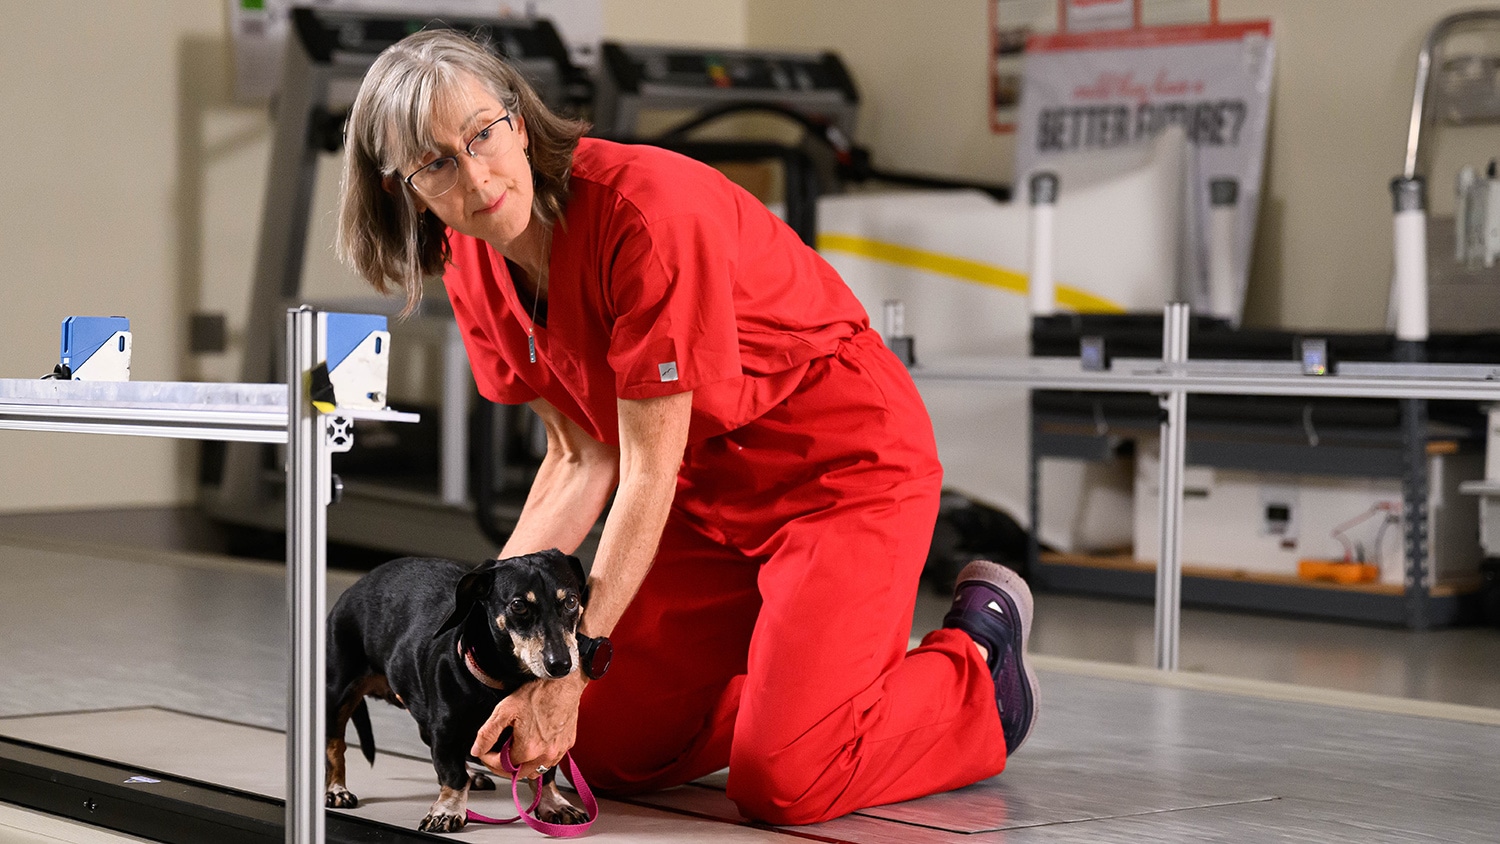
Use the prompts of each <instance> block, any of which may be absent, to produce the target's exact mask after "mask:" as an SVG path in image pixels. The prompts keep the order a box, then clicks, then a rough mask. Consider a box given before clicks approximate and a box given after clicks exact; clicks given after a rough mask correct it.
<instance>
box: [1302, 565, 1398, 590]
mask: <svg viewBox="0 0 1500 844" xmlns="http://www.w3.org/2000/svg"><path fill="white" fill-rule="evenodd" d="M1297 576H1298V577H1300V578H1302V579H1303V580H1329V581H1332V582H1334V583H1342V584H1346V585H1347V584H1351V583H1373V582H1375V581H1376V580H1379V579H1380V568H1379V567H1378V566H1374V565H1371V564H1369V563H1355V562H1345V561H1343V560H1298V561H1297Z"/></svg>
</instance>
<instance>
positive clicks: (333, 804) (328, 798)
mask: <svg viewBox="0 0 1500 844" xmlns="http://www.w3.org/2000/svg"><path fill="white" fill-rule="evenodd" d="M323 805H324V806H327V807H328V808H330V809H353V808H354V807H356V806H358V805H359V798H358V797H355V796H354V792H352V791H350V790H349V789H347V788H344V787H343V786H342V785H335V786H333V787H331V788H329V789H328V793H326V794H324V795H323Z"/></svg>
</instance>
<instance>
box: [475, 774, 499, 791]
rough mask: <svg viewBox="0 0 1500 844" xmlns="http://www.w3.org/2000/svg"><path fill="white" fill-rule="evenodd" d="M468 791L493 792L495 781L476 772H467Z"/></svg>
mask: <svg viewBox="0 0 1500 844" xmlns="http://www.w3.org/2000/svg"><path fill="white" fill-rule="evenodd" d="M469 790H470V791H494V790H495V781H494V780H492V779H490V778H489V777H488V776H487V775H485V774H481V773H479V772H478V771H470V772H469Z"/></svg>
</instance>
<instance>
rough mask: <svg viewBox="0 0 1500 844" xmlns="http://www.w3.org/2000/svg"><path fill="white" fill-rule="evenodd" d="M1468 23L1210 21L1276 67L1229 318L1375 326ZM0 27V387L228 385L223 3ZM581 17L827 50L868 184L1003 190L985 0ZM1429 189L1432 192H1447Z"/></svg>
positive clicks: (53, 468)
mask: <svg viewBox="0 0 1500 844" xmlns="http://www.w3.org/2000/svg"><path fill="white" fill-rule="evenodd" d="M1469 5H1472V2H1461V0H1425V1H1424V2H1414V1H1413V0H1222V7H1223V12H1224V15H1225V17H1226V18H1251V17H1270V18H1271V19H1272V20H1273V21H1274V22H1275V26H1276V37H1277V43H1278V50H1279V55H1278V61H1277V73H1276V91H1275V99H1274V104H1273V117H1272V137H1271V142H1270V149H1269V154H1268V163H1269V166H1268V184H1267V202H1266V210H1265V214H1264V217H1263V220H1262V234H1261V238H1260V243H1259V248H1258V251H1257V255H1256V267H1255V278H1254V280H1253V282H1252V293H1251V298H1250V317H1251V319H1252V321H1254V322H1256V323H1259V324H1262V325H1284V326H1292V327H1314V326H1327V327H1331V328H1341V329H1369V328H1377V327H1379V326H1380V325H1381V324H1382V323H1383V319H1384V308H1385V291H1386V286H1387V283H1388V277H1389V267H1390V257H1389V253H1390V246H1389V239H1390V238H1389V228H1390V220H1389V211H1388V208H1389V200H1388V197H1387V193H1386V190H1387V189H1386V184H1387V182H1388V181H1389V179H1390V177H1391V176H1392V175H1394V174H1395V172H1396V170H1397V169H1398V167H1399V166H1400V160H1401V154H1402V151H1403V149H1404V138H1405V134H1404V133H1405V125H1406V123H1405V121H1406V110H1407V109H1408V107H1409V103H1410V96H1411V90H1410V89H1411V80H1412V74H1413V65H1414V61H1415V53H1416V49H1417V45H1418V43H1419V42H1420V40H1421V38H1422V36H1423V35H1424V34H1425V32H1426V31H1427V29H1428V28H1429V27H1430V25H1431V24H1432V22H1433V21H1435V20H1436V19H1437V18H1438V17H1440V16H1441V15H1442V14H1444V13H1446V12H1448V11H1451V10H1454V9H1457V8H1461V7H1466V6H1469ZM0 11H4V12H5V20H6V26H5V27H4V28H3V29H0V74H3V76H0V79H3V80H4V81H3V82H0V122H3V126H4V131H3V133H0V137H3V138H4V143H5V158H6V162H7V174H6V187H5V190H4V192H3V197H4V199H3V200H0V255H3V256H4V257H5V259H6V265H5V270H6V275H5V279H4V280H3V281H0V284H3V290H4V311H3V322H0V360H3V361H4V362H5V364H4V366H3V367H0V377H34V376H36V375H40V374H41V373H42V372H45V371H47V370H48V369H50V367H51V365H52V364H53V363H54V362H55V360H56V358H55V349H56V347H57V336H58V323H59V322H60V320H61V319H62V318H63V317H64V316H67V315H69V314H88V313H92V314H123V315H126V316H129V317H131V320H132V327H133V329H134V331H135V347H134V350H135V355H134V360H135V370H134V376H135V378H136V379H137V380H160V379H199V378H203V379H233V378H235V377H237V373H238V361H237V358H236V356H235V354H234V351H235V350H236V349H237V347H238V344H239V342H240V341H241V339H242V337H241V333H242V327H243V313H244V309H245V304H246V300H247V285H248V283H249V279H250V274H251V269H252V261H253V253H254V245H255V239H256V236H257V229H258V226H259V217H260V206H261V195H262V192H263V190H264V185H265V180H266V175H267V174H266V159H267V156H268V152H269V147H268V138H269V121H268V120H267V118H266V109H265V108H264V106H247V105H243V104H237V103H234V102H232V101H231V100H230V98H229V96H228V91H229V75H228V74H229V57H230V53H229V46H228V36H227V31H226V26H225V20H224V5H223V4H222V3H220V2H212V0H155V1H154V2H151V3H129V4H124V3H114V2H108V0H64V1H63V2H53V3H47V4H37V3H26V2H21V0H0ZM604 13H605V31H606V33H607V34H608V36H609V37H613V38H618V39H622V40H630V41H665V42H678V43H692V44H702V45H724V46H735V45H739V44H751V45H754V46H763V47H794V48H832V49H835V50H837V51H839V52H840V53H841V55H843V57H844V58H845V60H846V61H847V62H848V63H849V65H850V66H851V68H852V71H853V73H854V76H855V78H856V81H857V83H858V84H859V86H860V88H861V91H862V93H863V96H864V102H863V109H862V118H861V130H860V136H861V140H862V141H863V142H864V143H866V144H867V145H869V146H870V147H871V148H872V149H873V150H874V154H875V156H876V160H877V161H878V162H879V163H880V164H881V165H883V166H885V167H889V168H894V169H905V170H913V171H921V172H930V173H935V174H950V175H959V176H968V177H972V178H978V179H986V180H1004V179H1008V178H1009V175H1010V173H1009V170H1010V165H1009V161H1010V156H1011V146H1010V141H1009V139H1008V138H1007V137H1004V136H996V135H993V134H991V133H990V131H989V129H988V123H987V115H986V111H985V100H986V97H987V95H988V91H987V87H986V82H985V61H986V60H985V56H986V52H987V50H988V37H989V36H988V32H987V27H988V13H987V6H986V4H985V2H983V0H944V1H943V2H936V3H912V2H909V0H819V2H806V0H605V2H604ZM326 163H327V164H330V165H331V164H333V163H335V161H334V159H332V158H329V159H327V161H326ZM334 169H335V168H334V167H333V166H325V167H324V168H323V172H322V173H321V174H320V183H319V188H318V196H319V199H318V204H317V207H316V208H315V220H314V229H313V233H312V243H313V245H312V246H311V247H310V254H309V278H308V287H309V288H310V289H311V290H312V291H313V292H315V293H319V294H348V293H351V292H357V291H358V290H359V289H360V288H359V286H358V283H357V282H355V281H354V280H353V279H351V278H350V277H349V276H348V274H347V273H345V272H344V271H343V270H342V269H340V268H339V267H338V266H337V264H336V262H334V261H333V259H332V256H331V255H330V254H329V252H328V248H327V241H328V239H329V232H330V231H331V218H330V216H329V212H330V211H331V208H332V202H331V197H332V194H333V190H334V184H335V180H334V177H335V173H334V172H333V171H334ZM1437 184H1438V185H1439V186H1440V187H1435V188H1434V194H1440V193H1441V191H1445V190H1447V187H1446V185H1447V182H1446V181H1441V182H1438V183H1437ZM1434 201H1435V203H1440V202H1441V197H1440V196H1435V197H1434ZM199 309H203V310H210V311H221V312H224V313H227V314H228V315H229V316H230V319H231V328H232V348H231V353H230V354H229V355H215V356H198V357H193V356H189V355H187V354H186V351H185V346H186V341H185V335H186V330H185V325H186V321H187V316H188V314H190V313H192V312H193V311H195V310H199ZM0 436H3V440H0V448H4V449H5V457H6V459H5V461H4V467H5V468H4V469H3V470H0V511H21V510H36V509H52V508H63V507H84V506H123V505H129V504H162V503H174V502H185V501H189V500H191V497H192V492H193V489H192V483H191V481H190V475H191V471H192V466H193V461H192V458H191V455H192V451H191V449H190V448H189V447H186V446H181V445H176V444H172V443H167V442H158V441H152V440H131V439H128V438H102V437H86V436H79V435H73V434H66V435H64V434H51V435H31V434H18V433H5V434H3V435H0Z"/></svg>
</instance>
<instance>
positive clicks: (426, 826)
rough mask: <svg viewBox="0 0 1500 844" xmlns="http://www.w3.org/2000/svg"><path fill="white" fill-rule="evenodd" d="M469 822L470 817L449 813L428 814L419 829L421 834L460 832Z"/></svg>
mask: <svg viewBox="0 0 1500 844" xmlns="http://www.w3.org/2000/svg"><path fill="white" fill-rule="evenodd" d="M468 822H469V818H468V815H466V814H463V815H454V814H449V813H448V812H428V813H427V817H425V818H423V819H422V823H421V825H420V826H418V827H417V830H418V831H419V832H458V831H459V830H460V829H463V828H464V824H466V823H468Z"/></svg>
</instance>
